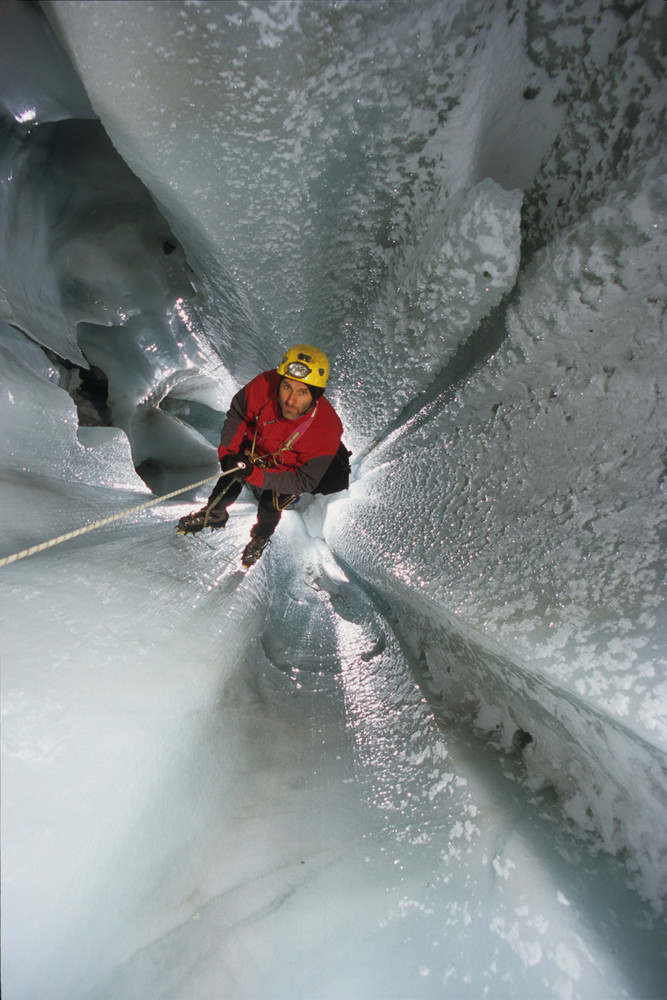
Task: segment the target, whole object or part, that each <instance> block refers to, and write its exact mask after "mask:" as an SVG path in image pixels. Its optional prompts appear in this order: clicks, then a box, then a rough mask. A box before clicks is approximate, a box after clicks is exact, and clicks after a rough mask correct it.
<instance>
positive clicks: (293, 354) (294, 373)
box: [276, 344, 329, 390]
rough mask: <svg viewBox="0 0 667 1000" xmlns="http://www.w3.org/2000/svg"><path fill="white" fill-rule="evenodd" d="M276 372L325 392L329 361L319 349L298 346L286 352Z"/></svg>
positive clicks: (305, 345) (306, 345)
mask: <svg viewBox="0 0 667 1000" xmlns="http://www.w3.org/2000/svg"><path fill="white" fill-rule="evenodd" d="M276 371H277V372H278V374H279V375H282V376H283V378H293V379H296V381H297V382H305V384H306V385H313V386H317V388H319V389H322V390H324V388H325V386H326V384H327V380H328V378H329V359H328V358H327V356H326V354H325V353H324V351H320V350H319V348H317V347H311V346H310V344H297V345H296V347H290V348H289V349H288V350H287V351H285V353H284V355H283V359H282V361H281V362H280V364H279V365H278V367H277V368H276Z"/></svg>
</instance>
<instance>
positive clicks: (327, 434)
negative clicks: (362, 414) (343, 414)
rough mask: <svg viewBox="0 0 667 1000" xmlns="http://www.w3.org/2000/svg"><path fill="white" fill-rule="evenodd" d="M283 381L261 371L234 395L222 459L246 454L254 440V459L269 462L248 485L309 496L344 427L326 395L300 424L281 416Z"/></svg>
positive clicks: (255, 472)
mask: <svg viewBox="0 0 667 1000" xmlns="http://www.w3.org/2000/svg"><path fill="white" fill-rule="evenodd" d="M281 378H282V376H281V375H279V374H278V372H276V371H268V372H262V374H261V375H258V376H257V377H256V378H254V379H253V380H252V382H249V383H248V385H246V386H245V387H244V388H243V389H240V390H239V392H237V393H236V395H235V396H234V398H233V399H232V403H231V406H230V408H229V412H228V413H227V419H226V420H225V424H224V427H223V428H222V435H221V438H220V447H219V448H218V457H219V458H223V457H224V456H225V455H236V454H238V452H240V451H243V452H245V449H246V448H251V447H252V443H253V439H254V440H255V450H254V454H255V457H257V456H258V455H260V456H270V458H269V461H268V462H267V466H268V467H267V468H264V469H260V468H259V467H257V466H256V467H255V468H254V469H253V471H252V475H251V476H249V478H248V479H247V480H246V482H248V483H250V484H251V485H252V486H256V487H258V488H259V489H260V490H275V492H276V493H289V494H293V493H311V492H312V491H313V490H314V489H315V488H316V487H317V484H318V483H319V481H320V479H321V478H322V476H323V475H324V473H325V472H326V471H327V469H328V468H329V465H330V464H331V461H332V459H333V457H334V455H335V454H336V451H337V450H338V445H339V444H340V439H341V436H342V434H343V425H342V424H341V422H340V419H339V417H338V414H337V413H336V411H335V410H334V408H333V406H332V405H331V403H330V402H329V401H328V400H327V399H325V398H324V396H322V397H321V398H320V399H319V400H318V401H317V403H316V404H315V406H313V407H312V408H311V409H310V410H309V411H308V413H307V414H306V415H305V416H303V417H300V418H299V419H298V420H286V419H285V418H284V417H282V416H281V414H280V409H279V408H278V386H279V385H280V381H281ZM255 432H257V436H256V438H255Z"/></svg>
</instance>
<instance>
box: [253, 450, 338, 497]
mask: <svg viewBox="0 0 667 1000" xmlns="http://www.w3.org/2000/svg"><path fill="white" fill-rule="evenodd" d="M337 448H338V445H336V449H337ZM336 449H334V451H333V453H332V454H331V455H317V456H315V457H314V458H309V459H308V461H307V462H304V463H303V464H302V465H297V466H296V467H295V468H294V469H284V470H282V471H280V472H278V471H273V470H270V469H267V470H264V475H263V479H262V482H261V484H260V483H259V482H258V483H256V484H255V485H257V486H259V488H260V489H262V490H275V492H276V493H290V494H292V493H312V491H313V490H314V489H315V488H316V487H317V484H318V483H319V481H320V479H321V478H322V476H323V475H324V473H325V472H326V471H327V469H328V468H329V466H330V465H331V463H332V461H333V457H334V455H335V454H336ZM258 472H259V470H258V469H256V470H255V472H254V473H253V476H255V475H256V474H257V473H258ZM258 478H259V477H258ZM250 481H251V482H252V483H254V482H255V480H254V478H253V477H251V479H250Z"/></svg>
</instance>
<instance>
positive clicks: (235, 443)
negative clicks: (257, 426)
mask: <svg viewBox="0 0 667 1000" xmlns="http://www.w3.org/2000/svg"><path fill="white" fill-rule="evenodd" d="M246 388H247V386H244V387H243V389H239V391H238V392H237V393H236V395H235V396H234V397H233V398H232V402H231V404H230V407H229V410H228V411H227V417H226V418H225V422H224V424H223V427H222V433H221V434H220V447H219V448H218V458H223V456H224V455H229V454H234V453H236V452H237V451H238V450H239V448H240V447H241V443H242V441H243V439H244V437H245V436H246V430H247V429H248V421H247V410H246V407H247V397H246Z"/></svg>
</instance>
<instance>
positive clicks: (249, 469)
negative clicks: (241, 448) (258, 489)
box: [234, 453, 255, 480]
mask: <svg viewBox="0 0 667 1000" xmlns="http://www.w3.org/2000/svg"><path fill="white" fill-rule="evenodd" d="M234 462H235V463H236V475H237V476H238V477H239V478H240V479H243V480H245V479H249V478H250V476H252V473H253V469H254V468H255V466H254V465H253V464H252V462H251V461H250V459H249V458H246V456H245V455H241V454H240V453H239V454H238V455H234Z"/></svg>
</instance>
